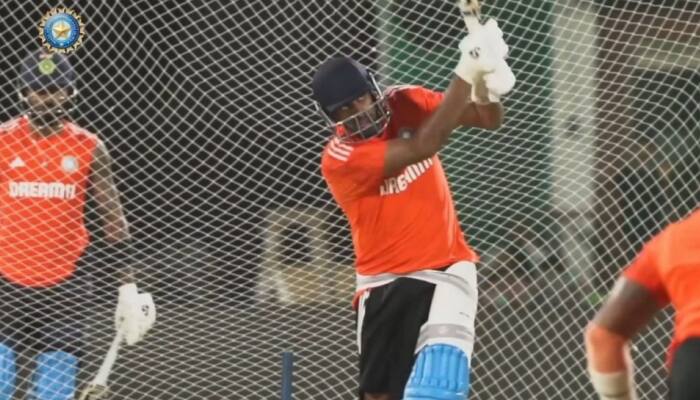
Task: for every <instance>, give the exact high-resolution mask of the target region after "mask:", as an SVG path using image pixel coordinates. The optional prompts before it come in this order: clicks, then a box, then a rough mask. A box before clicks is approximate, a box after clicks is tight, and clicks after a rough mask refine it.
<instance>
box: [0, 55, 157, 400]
mask: <svg viewBox="0 0 700 400" xmlns="http://www.w3.org/2000/svg"><path fill="white" fill-rule="evenodd" d="M18 82H19V84H18V91H19V97H20V99H21V101H22V104H23V105H24V106H25V110H26V111H25V113H24V114H23V115H21V116H19V117H18V118H15V119H12V120H10V121H8V122H5V123H4V124H2V125H0V180H1V181H0V317H1V323H2V326H1V327H0V328H1V329H0V400H11V399H12V397H13V394H14V393H15V390H16V383H17V382H16V380H17V365H16V358H17V355H18V354H19V353H20V352H25V351H26V352H28V353H27V354H34V355H35V356H34V357H33V361H34V363H33V365H34V370H33V371H32V377H31V388H30V398H32V399H37V400H69V399H73V398H74V394H75V392H76V375H77V372H78V368H79V360H80V355H81V325H82V323H83V322H84V321H83V319H84V317H83V315H84V313H85V310H86V308H87V304H86V303H87V302H88V300H87V299H86V297H85V291H86V288H85V287H83V286H82V285H81V284H80V283H79V279H77V278H76V276H77V275H79V274H80V271H79V264H80V263H79V260H80V259H81V256H82V255H83V253H84V252H85V249H86V247H87V245H88V240H89V239H88V232H87V230H86V227H85V224H84V218H85V215H84V210H85V202H86V197H87V196H93V198H94V200H95V204H96V207H97V212H98V213H99V217H100V220H101V227H102V229H103V230H104V236H105V238H106V240H107V241H108V242H109V243H110V244H111V246H113V247H114V250H115V251H116V252H117V254H118V255H117V256H116V257H115V260H116V262H118V263H119V264H122V267H123V268H121V270H122V271H123V276H122V278H121V286H120V287H119V291H118V292H119V293H118V304H117V307H116V315H115V320H116V321H115V322H116V325H117V329H120V330H122V331H123V332H124V333H125V341H126V342H127V344H133V343H136V342H138V341H139V340H140V339H141V338H143V336H144V335H145V334H146V332H147V331H148V330H149V328H150V327H151V325H152V324H153V322H154V318H155V307H154V304H153V300H152V298H151V297H150V295H148V294H139V293H138V290H137V287H136V283H135V281H134V279H133V276H132V274H131V273H130V272H129V264H130V263H131V261H130V258H131V254H130V250H129V249H130V245H129V241H130V237H129V231H128V227H127V222H126V219H125V217H124V213H123V211H122V207H121V203H120V200H119V194H118V192H117V189H116V187H115V184H114V181H113V177H112V171H111V158H110V156H109V154H108V152H107V148H106V147H105V144H104V143H103V142H102V141H101V140H100V139H99V138H98V137H97V136H96V135H95V134H93V133H90V132H88V131H86V130H85V129H83V128H81V127H79V126H77V125H75V124H74V123H72V122H70V120H69V118H68V110H69V108H70V106H71V102H72V101H73V99H74V98H75V96H76V95H77V89H76V73H75V71H74V69H73V68H72V66H71V64H70V63H69V60H68V58H67V56H65V55H61V54H50V53H46V52H43V51H37V52H35V53H32V54H30V55H29V56H28V57H27V58H26V59H25V60H24V61H23V62H22V64H21V67H20V70H19V79H18Z"/></svg>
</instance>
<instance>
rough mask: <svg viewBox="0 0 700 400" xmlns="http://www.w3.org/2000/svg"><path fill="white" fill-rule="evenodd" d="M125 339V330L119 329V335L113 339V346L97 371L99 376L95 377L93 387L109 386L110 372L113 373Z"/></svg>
mask: <svg viewBox="0 0 700 400" xmlns="http://www.w3.org/2000/svg"><path fill="white" fill-rule="evenodd" d="M123 339H124V330H123V329H119V330H118V331H117V334H116V335H114V339H112V344H111V345H110V346H109V350H108V351H107V355H106V356H105V359H104V361H103V362H102V365H100V369H99V370H98V371H97V375H96V376H95V379H93V381H92V384H93V385H102V386H107V379H108V378H109V374H110V372H112V367H113V366H114V362H115V361H117V355H118V354H119V347H120V345H121V342H122V340H123Z"/></svg>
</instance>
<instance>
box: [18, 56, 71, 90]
mask: <svg viewBox="0 0 700 400" xmlns="http://www.w3.org/2000/svg"><path fill="white" fill-rule="evenodd" d="M76 80H77V74H76V73H75V70H74V69H73V66H72V65H71V63H70V62H69V61H68V57H67V56H66V55H65V54H59V53H47V52H45V51H43V50H40V51H36V52H34V53H32V54H30V55H29V56H28V57H26V58H25V59H24V60H23V61H22V64H21V66H20V71H19V89H20V90H25V89H30V90H52V89H55V88H60V89H67V90H69V93H70V94H71V95H73V94H75V92H76V85H75V82H76Z"/></svg>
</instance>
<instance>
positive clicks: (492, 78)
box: [472, 60, 515, 102]
mask: <svg viewBox="0 0 700 400" xmlns="http://www.w3.org/2000/svg"><path fill="white" fill-rule="evenodd" d="M483 79H484V83H485V84H486V88H487V89H488V90H489V100H490V101H491V102H497V101H500V99H501V96H504V95H506V94H507V93H508V92H510V91H511V90H513V87H514V86H515V75H514V74H513V71H512V70H511V69H510V67H509V66H508V63H507V62H506V60H500V61H499V62H498V63H497V64H496V68H495V69H494V71H493V72H490V73H487V74H485V75H484V77H483ZM472 101H474V102H476V101H477V99H476V94H475V92H474V89H473V86H472Z"/></svg>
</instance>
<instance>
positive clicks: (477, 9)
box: [458, 0, 481, 33]
mask: <svg viewBox="0 0 700 400" xmlns="http://www.w3.org/2000/svg"><path fill="white" fill-rule="evenodd" d="M458 5H459V10H460V11H461V12H462V18H464V24H465V25H466V26H467V30H468V31H469V32H471V33H474V32H476V31H477V30H478V29H479V28H481V3H480V2H479V0H459V4H458Z"/></svg>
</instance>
